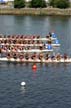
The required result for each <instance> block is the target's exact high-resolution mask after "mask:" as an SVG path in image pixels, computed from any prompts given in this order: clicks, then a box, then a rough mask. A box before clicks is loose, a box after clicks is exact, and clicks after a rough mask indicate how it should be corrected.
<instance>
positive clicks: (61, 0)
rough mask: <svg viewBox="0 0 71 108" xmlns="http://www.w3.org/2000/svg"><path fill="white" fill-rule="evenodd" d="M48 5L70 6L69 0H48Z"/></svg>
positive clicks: (57, 6)
mask: <svg viewBox="0 0 71 108" xmlns="http://www.w3.org/2000/svg"><path fill="white" fill-rule="evenodd" d="M49 5H50V6H53V7H56V8H61V9H62V8H68V7H69V6H70V1H69V0H49Z"/></svg>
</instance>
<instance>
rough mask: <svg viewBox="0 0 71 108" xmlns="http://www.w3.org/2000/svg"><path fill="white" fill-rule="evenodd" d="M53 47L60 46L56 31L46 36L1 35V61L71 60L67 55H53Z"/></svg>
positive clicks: (53, 61) (42, 61) (55, 61)
mask: <svg viewBox="0 0 71 108" xmlns="http://www.w3.org/2000/svg"><path fill="white" fill-rule="evenodd" d="M53 47H60V43H59V40H58V39H57V36H56V34H55V33H51V34H50V35H48V36H46V37H43V38H42V37H40V36H24V35H11V36H10V35H8V36H3V35H0V61H3V62H4V61H6V62H22V63H26V62H28V63H64V62H66V63H67V62H71V58H68V57H67V55H64V56H63V57H61V55H55V56H53V55H52V56H51V57H50V55H51V53H52V52H53V51H54V50H53Z"/></svg>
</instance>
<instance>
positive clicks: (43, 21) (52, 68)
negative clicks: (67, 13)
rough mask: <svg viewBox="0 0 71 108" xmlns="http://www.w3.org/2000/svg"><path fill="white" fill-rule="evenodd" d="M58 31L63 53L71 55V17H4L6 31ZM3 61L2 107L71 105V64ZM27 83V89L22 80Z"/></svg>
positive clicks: (0, 28)
mask: <svg viewBox="0 0 71 108" xmlns="http://www.w3.org/2000/svg"><path fill="white" fill-rule="evenodd" d="M51 30H54V31H55V32H56V33H57V34H58V39H59V40H60V43H61V47H60V49H58V50H59V51H60V52H61V53H64V52H67V54H69V55H70V56H71V17H48V16H0V33H2V34H32V35H33V34H40V35H41V37H44V36H46V35H47V34H48V32H49V31H51ZM32 65H33V64H31V63H30V64H25V63H23V64H19V63H6V62H4V63H3V62H0V108H71V64H70V63H68V64H37V70H36V71H34V70H32ZM22 81H25V82H26V87H25V88H23V87H22V86H21V85H20V83H21V82H22Z"/></svg>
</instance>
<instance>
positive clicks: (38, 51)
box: [1, 49, 53, 53]
mask: <svg viewBox="0 0 71 108" xmlns="http://www.w3.org/2000/svg"><path fill="white" fill-rule="evenodd" d="M52 51H53V49H44V50H40V49H30V50H25V49H24V50H9V49H8V50H4V49H3V50H1V52H3V53H7V52H16V53H21V52H24V53H27V52H30V53H33V52H36V53H41V52H52Z"/></svg>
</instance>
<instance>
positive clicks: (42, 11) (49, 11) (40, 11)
mask: <svg viewBox="0 0 71 108" xmlns="http://www.w3.org/2000/svg"><path fill="white" fill-rule="evenodd" d="M0 15H63V16H64V15H65V16H71V8H68V9H58V8H37V9H35V8H23V9H10V8H9V9H7V8H4V9H0Z"/></svg>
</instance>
